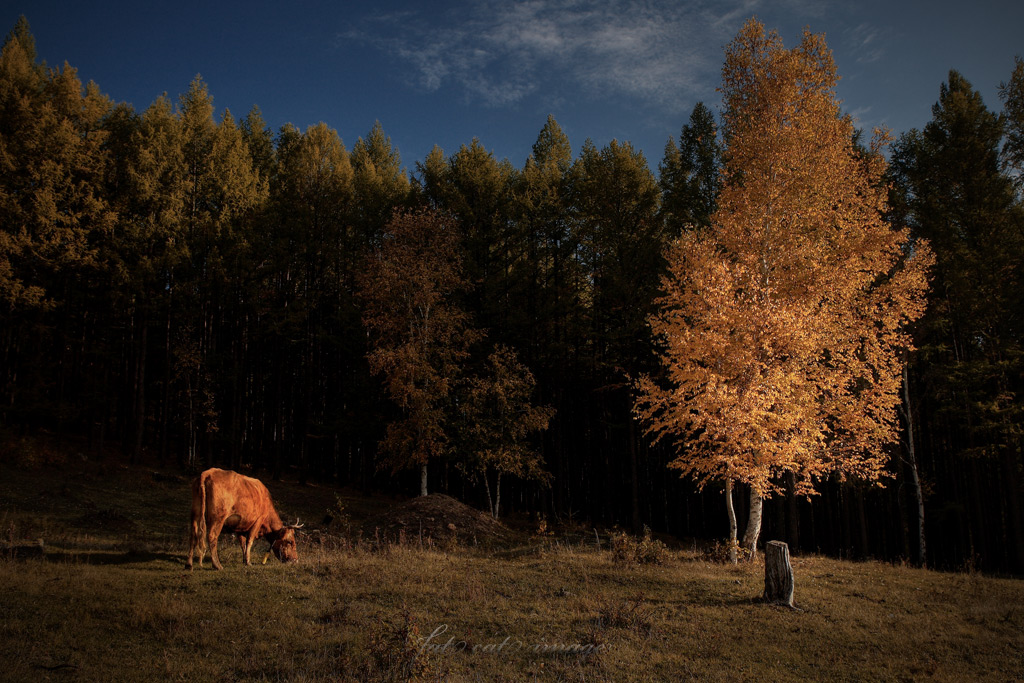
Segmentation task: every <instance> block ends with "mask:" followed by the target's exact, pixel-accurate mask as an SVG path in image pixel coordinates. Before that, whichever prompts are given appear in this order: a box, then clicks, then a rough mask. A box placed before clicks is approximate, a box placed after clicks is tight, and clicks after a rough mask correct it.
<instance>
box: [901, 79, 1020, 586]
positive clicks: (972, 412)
mask: <svg viewBox="0 0 1024 683" xmlns="http://www.w3.org/2000/svg"><path fill="white" fill-rule="evenodd" d="M1018 71H1024V70H1022V69H1020V68H1019V66H1018ZM1006 92H1007V93H1008V97H1009V89H1007V91H1006ZM1008 104H1009V101H1008ZM1010 108H1011V109H1012V107H1010ZM1012 118H1013V116H1012V114H1010V115H1008V116H1006V117H1005V118H1004V117H1000V116H999V115H997V114H996V113H994V112H992V111H990V110H989V109H988V108H987V107H986V106H985V104H984V102H983V100H982V97H981V94H980V93H979V92H978V91H977V90H975V89H974V88H973V87H972V86H971V84H970V83H969V82H968V81H967V80H966V79H965V78H964V77H963V76H962V75H961V74H960V73H958V72H956V71H951V72H950V73H949V79H948V81H947V82H946V83H944V84H943V85H942V87H941V89H940V94H939V100H938V102H937V103H936V104H935V106H934V107H933V108H932V120H931V121H929V122H928V124H927V125H926V126H925V127H924V130H923V131H911V132H910V133H908V134H906V135H904V136H903V137H902V138H901V140H900V143H899V144H898V145H897V148H896V150H895V152H894V155H893V167H894V173H893V174H894V177H895V180H896V182H897V185H898V186H899V190H900V191H899V192H897V193H896V200H897V201H896V202H895V204H896V209H897V212H896V213H897V215H896V219H897V220H901V221H903V222H905V224H907V225H909V226H910V228H911V229H912V230H913V232H914V234H915V235H917V236H919V237H921V238H925V239H928V240H929V241H930V242H931V243H932V245H933V248H934V250H935V256H936V265H935V286H934V292H933V295H932V297H931V301H930V304H929V308H928V312H927V314H926V315H925V317H924V318H923V319H922V320H921V323H920V324H919V325H918V327H917V330H916V338H917V341H918V345H919V347H920V349H921V350H920V353H919V354H918V374H919V375H920V380H921V382H922V384H923V386H924V387H925V391H926V394H927V407H928V409H927V412H928V413H930V414H931V416H932V418H931V419H932V420H934V421H935V422H936V423H940V424H941V425H942V429H943V431H945V432H946V433H948V434H949V435H950V436H949V438H948V440H939V439H937V438H935V437H933V438H932V439H931V441H932V442H938V443H939V444H941V446H939V447H940V448H941V451H939V452H938V453H935V454H934V456H933V457H943V459H950V460H952V461H953V462H949V463H946V464H945V465H944V466H945V467H955V466H956V461H957V460H960V459H961V458H971V459H974V460H977V461H986V460H988V461H991V462H992V463H994V465H993V466H996V467H998V468H999V469H1001V473H1000V475H999V477H998V480H999V481H1000V484H1001V490H1000V491H999V492H998V494H999V495H998V497H999V498H1002V499H1003V501H1004V503H1003V508H1004V512H1003V515H1004V518H1005V519H1006V521H1007V524H1006V525H1004V526H1003V527H1002V531H1001V532H999V534H996V535H997V536H999V538H998V540H995V539H993V540H991V541H985V540H984V539H986V538H990V537H992V536H993V534H992V533H991V532H990V530H989V529H985V528H978V529H977V533H978V536H979V541H978V542H979V543H985V544H986V545H988V544H989V543H996V544H998V545H999V546H1000V547H1008V548H1016V549H1018V550H1017V551H1015V555H1016V557H1014V558H1013V560H1012V562H1014V563H1015V564H1016V566H1024V551H1020V550H1019V549H1020V548H1021V547H1024V516H1022V512H1021V507H1020V504H1019V494H1018V492H1019V490H1020V488H1021V482H1022V479H1021V475H1020V468H1021V455H1020V450H1021V438H1020V428H1019V425H1020V424H1021V422H1022V420H1024V410H1022V408H1021V403H1020V401H1019V400H1017V396H1018V395H1019V393H1020V391H1021V390H1022V389H1024V387H1021V380H1020V378H1021V373H1022V365H1024V350H1022V333H1021V329H1022V318H1021V311H1022V310H1024V273H1022V271H1021V263H1022V262H1024V233H1022V231H1021V226H1024V211H1022V207H1021V204H1020V201H1019V199H1018V196H1017V193H1016V192H1015V189H1014V182H1013V179H1012V178H1011V176H1010V175H1008V174H1007V173H1006V171H1005V170H1004V166H1003V163H1002V162H1003V159H1002V158H1001V155H1000V146H1001V145H1002V143H1003V140H1004V122H1009V121H1010V120H1011V119H1012ZM1004 150H1005V153H1006V158H1007V159H1008V160H1010V161H1011V162H1012V160H1013V138H1012V135H1011V136H1010V137H1009V138H1008V139H1007V143H1006V146H1005V147H1004ZM936 426H938V425H937V424H935V425H933V428H934V427H936ZM943 441H945V443H943ZM936 450H938V448H936ZM972 469H973V466H972ZM1003 534H1009V536H1003Z"/></svg>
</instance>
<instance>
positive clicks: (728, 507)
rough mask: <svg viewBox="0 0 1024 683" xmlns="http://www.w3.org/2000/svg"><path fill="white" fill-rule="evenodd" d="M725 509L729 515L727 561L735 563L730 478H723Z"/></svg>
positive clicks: (734, 510) (734, 511)
mask: <svg viewBox="0 0 1024 683" xmlns="http://www.w3.org/2000/svg"><path fill="white" fill-rule="evenodd" d="M725 511H726V513H727V514H728V515H729V561H730V562H732V563H733V564H736V561H737V557H736V530H737V525H736V508H734V507H733V506H732V479H726V480H725Z"/></svg>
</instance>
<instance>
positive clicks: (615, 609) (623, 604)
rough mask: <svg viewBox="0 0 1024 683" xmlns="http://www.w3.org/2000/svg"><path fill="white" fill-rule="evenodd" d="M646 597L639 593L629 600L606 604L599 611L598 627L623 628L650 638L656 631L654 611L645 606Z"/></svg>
mask: <svg viewBox="0 0 1024 683" xmlns="http://www.w3.org/2000/svg"><path fill="white" fill-rule="evenodd" d="M644 597H645V596H644V594H643V593H637V594H636V595H634V596H633V597H632V598H629V599H627V600H613V601H611V602H606V603H605V604H604V605H602V606H601V607H600V609H598V612H597V620H596V621H597V626H598V627H601V628H621V629H625V630H627V631H632V632H633V633H636V634H637V635H640V636H644V637H649V636H650V635H651V633H652V632H653V631H654V610H653V609H650V608H649V607H646V606H645V605H644Z"/></svg>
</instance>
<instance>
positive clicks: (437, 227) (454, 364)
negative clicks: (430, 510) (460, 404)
mask: <svg viewBox="0 0 1024 683" xmlns="http://www.w3.org/2000/svg"><path fill="white" fill-rule="evenodd" d="M365 268H366V270H365V273H364V274H363V276H362V277H361V280H360V298H361V300H362V302H363V322H364V324H365V325H366V328H367V331H368V332H369V333H370V336H371V340H372V341H371V344H372V347H371V350H370V352H369V355H368V360H369V363H370V369H371V370H372V371H373V373H374V374H378V375H383V376H384V383H385V386H386V389H387V393H388V396H389V397H390V399H391V400H392V401H393V402H394V404H395V405H396V406H397V407H398V409H399V411H400V413H401V415H400V417H399V418H398V419H396V420H394V421H393V422H391V423H390V424H389V425H388V427H387V434H386V436H385V438H384V440H383V442H382V443H381V444H380V448H381V455H382V456H383V463H384V464H386V465H388V466H390V468H391V469H392V471H398V470H401V469H405V468H408V467H414V466H418V467H419V469H420V495H424V496H425V495H427V466H428V464H429V463H431V462H435V461H436V460H437V459H439V458H441V457H444V456H445V455H447V454H448V451H449V444H450V440H451V434H450V433H449V431H450V430H449V425H448V415H449V405H448V403H449V397H450V396H451V394H452V390H453V388H454V385H455V382H456V381H457V380H458V377H459V376H460V374H461V365H462V363H463V362H464V361H465V359H466V358H467V357H468V348H469V345H470V344H471V343H472V342H473V340H474V339H475V338H476V337H477V334H476V333H475V332H474V331H473V330H471V329H470V326H469V318H468V315H467V314H466V313H465V311H463V310H462V309H461V308H460V307H459V306H458V305H457V303H456V302H455V300H454V295H455V294H456V293H457V292H459V291H461V290H462V289H463V288H465V286H466V283H465V280H464V278H463V275H462V265H461V257H460V253H459V241H458V231H457V227H456V225H455V223H454V221H452V220H451V219H450V218H447V217H445V216H443V215H441V214H439V213H436V212H434V211H431V210H420V211H415V212H406V213H396V214H395V216H394V217H393V218H392V219H391V221H390V222H389V223H388V224H387V226H386V229H385V232H384V239H383V243H382V245H381V247H380V249H379V250H378V251H376V252H375V253H374V254H373V255H372V256H371V257H370V258H369V259H368V260H367V262H366V266H365Z"/></svg>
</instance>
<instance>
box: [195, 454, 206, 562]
mask: <svg viewBox="0 0 1024 683" xmlns="http://www.w3.org/2000/svg"><path fill="white" fill-rule="evenodd" d="M207 479H208V475H207V474H206V473H205V472H203V473H202V474H201V475H199V476H198V477H196V478H195V479H193V480H192V500H193V503H195V502H196V501H198V503H199V505H198V508H197V506H196V505H194V504H193V506H192V511H193V514H192V539H193V540H192V542H193V544H194V546H195V547H196V548H197V549H198V550H199V552H200V555H199V557H200V558H202V556H203V555H204V554H206V482H207ZM196 513H198V514H196Z"/></svg>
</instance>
